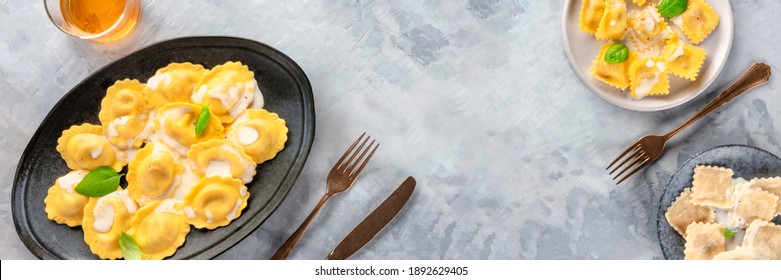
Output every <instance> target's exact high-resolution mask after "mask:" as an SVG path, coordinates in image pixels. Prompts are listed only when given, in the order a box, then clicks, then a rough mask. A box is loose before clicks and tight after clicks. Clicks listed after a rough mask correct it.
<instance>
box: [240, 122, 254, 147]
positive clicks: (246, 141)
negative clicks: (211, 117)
mask: <svg viewBox="0 0 781 280" xmlns="http://www.w3.org/2000/svg"><path fill="white" fill-rule="evenodd" d="M258 136H259V135H258V131H257V130H255V128H253V127H249V126H242V127H241V128H239V129H238V130H237V131H236V138H237V140H238V142H239V144H241V145H244V146H247V145H250V144H252V143H255V141H258Z"/></svg>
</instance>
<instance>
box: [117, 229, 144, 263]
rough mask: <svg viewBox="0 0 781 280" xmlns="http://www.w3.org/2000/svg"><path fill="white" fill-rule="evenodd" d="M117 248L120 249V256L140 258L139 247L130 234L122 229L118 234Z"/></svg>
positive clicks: (128, 258)
mask: <svg viewBox="0 0 781 280" xmlns="http://www.w3.org/2000/svg"><path fill="white" fill-rule="evenodd" d="M119 249H120V250H122V258H124V259H126V260H140V259H141V248H139V247H138V243H136V240H135V239H133V237H132V236H130V235H128V234H127V233H125V232H124V231H123V232H122V233H121V234H120V235H119Z"/></svg>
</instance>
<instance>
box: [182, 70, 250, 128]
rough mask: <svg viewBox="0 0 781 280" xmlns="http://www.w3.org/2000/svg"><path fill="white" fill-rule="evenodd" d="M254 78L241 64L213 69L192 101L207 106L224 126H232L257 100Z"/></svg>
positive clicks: (193, 95) (197, 88)
mask: <svg viewBox="0 0 781 280" xmlns="http://www.w3.org/2000/svg"><path fill="white" fill-rule="evenodd" d="M256 88H257V84H256V83H255V74H254V73H252V71H250V70H249V68H248V67H247V66H246V65H244V64H241V63H240V62H226V63H225V64H222V65H218V66H216V67H214V68H212V70H211V71H209V73H208V74H206V75H205V76H204V77H203V79H201V81H200V83H199V84H198V86H197V87H196V90H195V92H194V93H193V94H192V97H191V98H192V101H193V102H194V103H196V104H201V103H203V104H207V105H208V106H209V109H210V110H212V112H214V114H216V115H217V117H219V118H220V121H222V123H232V122H233V121H234V120H235V119H236V117H238V115H239V114H241V112H242V111H244V110H245V109H247V107H249V105H250V103H252V100H253V98H254V96H255V89H256Z"/></svg>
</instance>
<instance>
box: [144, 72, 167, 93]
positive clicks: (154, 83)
mask: <svg viewBox="0 0 781 280" xmlns="http://www.w3.org/2000/svg"><path fill="white" fill-rule="evenodd" d="M161 82H162V83H163V84H164V85H166V86H167V85H170V84H171V74H168V73H160V74H156V75H154V76H152V77H151V78H149V80H147V81H146V86H147V87H149V88H151V89H152V90H157V87H158V86H160V83H161Z"/></svg>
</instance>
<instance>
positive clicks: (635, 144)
mask: <svg viewBox="0 0 781 280" xmlns="http://www.w3.org/2000/svg"><path fill="white" fill-rule="evenodd" d="M636 146H637V143H634V144H632V145H630V146H629V148H626V150H624V152H623V153H621V155H620V156H617V157H616V159H614V160H613V162H611V163H610V165H608V166H607V168H605V170H610V167H611V166H613V164H616V162H618V160H619V159H621V158H623V157H624V156H625V155H626V154H627V153H629V151H631V150H632V148H633V147H636Z"/></svg>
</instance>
